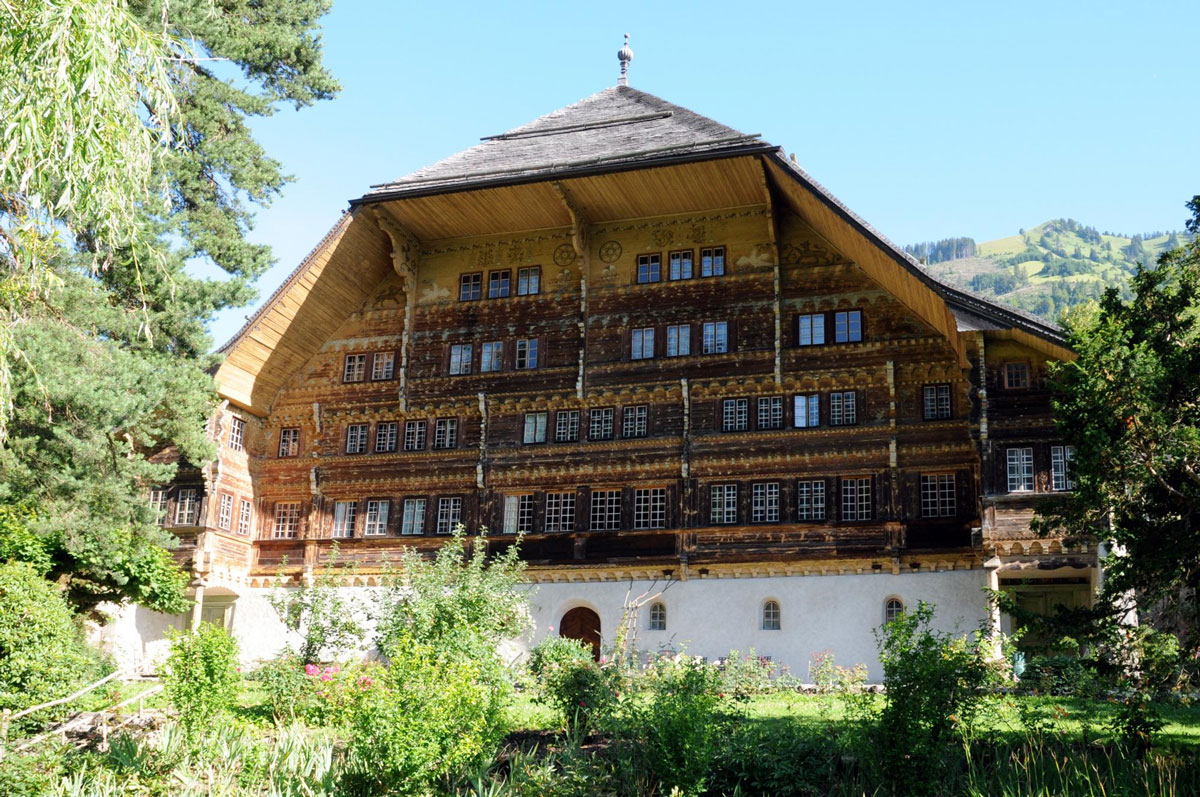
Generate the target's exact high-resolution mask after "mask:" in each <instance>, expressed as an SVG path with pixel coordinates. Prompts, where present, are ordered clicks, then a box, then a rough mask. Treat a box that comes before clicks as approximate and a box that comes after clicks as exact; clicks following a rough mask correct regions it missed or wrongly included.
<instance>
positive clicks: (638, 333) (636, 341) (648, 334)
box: [629, 327, 654, 360]
mask: <svg viewBox="0 0 1200 797" xmlns="http://www.w3.org/2000/svg"><path fill="white" fill-rule="evenodd" d="M629 359H631V360H653V359H654V327H639V328H638V329H635V330H633V331H632V332H631V333H630V337H629Z"/></svg>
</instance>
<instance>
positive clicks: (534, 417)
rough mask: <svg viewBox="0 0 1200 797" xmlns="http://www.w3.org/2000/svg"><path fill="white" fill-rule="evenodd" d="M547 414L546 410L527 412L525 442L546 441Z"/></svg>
mask: <svg viewBox="0 0 1200 797" xmlns="http://www.w3.org/2000/svg"><path fill="white" fill-rule="evenodd" d="M546 415H547V414H546V413H544V412H527V413H525V437H524V439H523V442H525V443H544V442H546Z"/></svg>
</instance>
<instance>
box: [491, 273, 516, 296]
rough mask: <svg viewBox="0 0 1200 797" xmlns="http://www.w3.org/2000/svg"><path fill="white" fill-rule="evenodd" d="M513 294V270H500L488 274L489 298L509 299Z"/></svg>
mask: <svg viewBox="0 0 1200 797" xmlns="http://www.w3.org/2000/svg"><path fill="white" fill-rule="evenodd" d="M511 294H512V269H510V268H498V269H496V270H495V271H489V272H488V296H487V297H488V298H489V299H507V298H508V297H509V296H510V295H511Z"/></svg>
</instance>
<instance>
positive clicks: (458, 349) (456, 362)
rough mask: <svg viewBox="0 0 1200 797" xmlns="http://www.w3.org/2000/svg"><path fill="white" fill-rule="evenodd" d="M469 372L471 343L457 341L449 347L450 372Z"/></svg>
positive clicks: (456, 374)
mask: <svg viewBox="0 0 1200 797" xmlns="http://www.w3.org/2000/svg"><path fill="white" fill-rule="evenodd" d="M469 373H471V344H470V343H458V344H455V345H453V346H451V347H450V374H451V375H452V376H458V375H459V374H469Z"/></svg>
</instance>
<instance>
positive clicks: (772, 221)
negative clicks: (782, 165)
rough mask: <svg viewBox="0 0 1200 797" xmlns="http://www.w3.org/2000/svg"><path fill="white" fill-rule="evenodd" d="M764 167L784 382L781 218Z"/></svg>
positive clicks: (778, 377)
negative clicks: (780, 261)
mask: <svg viewBox="0 0 1200 797" xmlns="http://www.w3.org/2000/svg"><path fill="white" fill-rule="evenodd" d="M759 165H760V166H761V167H762V175H761V177H762V189H763V200H764V201H765V202H766V204H767V235H768V236H769V237H770V244H771V256H772V258H773V259H774V261H775V266H774V269H773V275H772V276H773V282H774V288H775V301H774V311H775V384H776V385H782V384H783V287H782V285H781V275H780V273H779V218H778V216H777V211H776V209H775V200H774V197H772V196H771V182H770V180H769V179H768V178H767V165H766V164H765V163H762V162H761V161H760V163H759Z"/></svg>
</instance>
